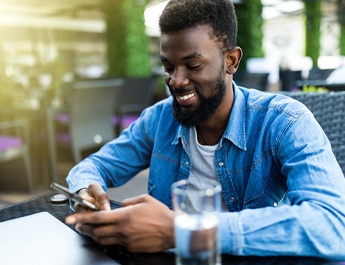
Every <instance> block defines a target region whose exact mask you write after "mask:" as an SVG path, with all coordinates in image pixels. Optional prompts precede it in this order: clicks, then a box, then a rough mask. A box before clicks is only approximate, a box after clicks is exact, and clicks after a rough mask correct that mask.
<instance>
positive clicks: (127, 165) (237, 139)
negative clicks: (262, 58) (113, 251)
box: [66, 0, 345, 259]
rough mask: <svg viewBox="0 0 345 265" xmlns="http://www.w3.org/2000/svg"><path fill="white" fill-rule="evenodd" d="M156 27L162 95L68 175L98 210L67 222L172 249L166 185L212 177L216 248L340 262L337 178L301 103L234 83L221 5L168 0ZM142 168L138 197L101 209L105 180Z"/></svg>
mask: <svg viewBox="0 0 345 265" xmlns="http://www.w3.org/2000/svg"><path fill="white" fill-rule="evenodd" d="M160 29H161V54H160V58H161V61H162V64H163V66H164V78H165V83H166V84H167V86H168V87H169V89H170V92H171V97H169V98H168V99H165V100H163V101H161V102H158V103H157V104H155V105H154V106H152V107H149V108H147V109H146V110H145V111H144V112H143V113H142V115H141V117H140V118H139V119H138V120H137V121H136V122H135V123H133V124H132V125H131V126H130V127H129V128H128V129H126V130H124V131H123V132H122V134H121V135H120V136H119V137H118V138H117V139H114V140H113V141H111V142H109V143H107V144H106V145H105V146H104V147H102V148H101V150H100V151H98V152H96V153H95V154H93V155H91V156H89V157H88V158H86V159H85V160H84V161H82V162H81V163H79V164H78V165H76V166H75V167H74V168H73V169H72V170H71V172H70V173H69V175H68V177H67V182H68V184H69V186H70V188H71V189H72V190H73V191H79V194H80V195H81V196H82V197H84V198H85V199H87V200H90V201H92V202H94V203H96V204H97V205H98V206H99V207H100V208H101V209H103V211H100V212H85V211H83V210H82V209H81V208H80V207H77V208H76V209H77V211H79V213H76V214H74V215H71V216H69V217H68V218H67V219H66V222H67V223H69V224H75V225H76V228H77V229H78V230H79V231H80V232H81V233H84V234H86V235H89V236H91V237H92V238H93V239H94V240H95V241H96V242H99V243H100V244H104V245H107V244H120V245H124V246H126V247H127V248H128V249H129V250H130V251H147V252H154V251H161V250H164V249H168V248H172V247H174V227H173V219H174V213H173V211H172V210H171V206H172V205H171V190H170V189H171V184H172V183H173V182H175V181H177V180H180V179H189V180H190V181H191V182H192V183H193V185H195V186H196V187H199V188H200V187H202V186H203V183H205V182H207V181H208V180H209V179H216V180H218V181H219V182H220V184H221V186H222V191H223V198H222V203H223V204H222V206H223V212H222V213H220V214H219V220H220V224H219V229H220V240H221V247H222V252H223V253H229V254H235V255H260V256H263V255H303V256H317V257H327V258H334V259H344V258H345V251H344V249H345V239H344V238H345V237H344V235H345V207H344V205H345V181H344V175H343V173H342V171H341V169H340V167H339V165H338V163H337V161H336V159H335V157H334V154H333V153H332V149H331V146H330V143H329V140H328V139H327V137H326V135H325V134H324V132H323V131H322V128H321V127H320V126H319V124H318V123H317V122H316V120H315V119H314V117H313V115H312V113H311V112H310V111H309V110H308V109H307V108H306V107H305V106H304V105H302V104H301V103H299V102H297V101H294V100H292V99H291V98H288V97H285V96H283V95H274V94H270V93H264V92H260V91H258V90H255V89H247V88H244V87H239V86H237V85H236V84H235V83H234V82H233V80H232V79H233V74H234V73H235V72H236V70H237V68H238V65H239V63H240V60H241V57H242V50H241V49H240V48H239V47H237V46H236V34H237V20H236V15H235V10H234V6H233V4H232V3H231V1H230V0H170V1H169V2H168V4H167V6H166V8H165V10H164V11H163V13H162V15H161V17H160ZM248 41H250V40H248ZM148 167H149V168H150V171H149V181H148V195H142V196H139V197H135V198H129V199H127V200H125V201H124V202H123V207H122V208H120V209H117V210H110V205H109V200H108V197H107V194H106V189H107V187H112V186H120V185H122V184H124V183H125V182H127V181H128V180H129V179H131V178H132V177H133V176H135V175H136V174H137V173H138V172H140V171H141V170H143V169H145V168H148Z"/></svg>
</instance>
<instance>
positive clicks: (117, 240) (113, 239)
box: [75, 224, 126, 245]
mask: <svg viewBox="0 0 345 265" xmlns="http://www.w3.org/2000/svg"><path fill="white" fill-rule="evenodd" d="M75 228H76V230H77V231H79V232H80V233H82V234H84V235H87V236H89V237H91V238H92V239H93V240H94V241H95V242H97V243H99V244H100V245H112V244H118V245H126V238H125V237H124V236H123V235H122V233H121V228H120V226H116V225H114V224H109V225H102V226H94V225H89V224H77V225H76V227H75Z"/></svg>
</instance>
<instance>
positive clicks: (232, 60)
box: [225, 46, 242, 75]
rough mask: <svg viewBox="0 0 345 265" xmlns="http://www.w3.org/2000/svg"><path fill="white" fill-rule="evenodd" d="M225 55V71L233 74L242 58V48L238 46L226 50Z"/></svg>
mask: <svg viewBox="0 0 345 265" xmlns="http://www.w3.org/2000/svg"><path fill="white" fill-rule="evenodd" d="M225 57H226V72H227V73H228V74H231V75H233V74H234V73H236V71H237V68H238V66H239V64H240V61H241V58H242V49H241V48H240V47H238V46H235V47H233V48H232V49H230V50H228V51H227V52H226V54H225Z"/></svg>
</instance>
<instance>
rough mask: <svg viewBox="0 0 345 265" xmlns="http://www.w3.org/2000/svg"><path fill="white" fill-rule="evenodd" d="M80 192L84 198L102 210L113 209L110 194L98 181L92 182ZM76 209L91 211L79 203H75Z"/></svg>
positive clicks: (77, 210)
mask: <svg viewBox="0 0 345 265" xmlns="http://www.w3.org/2000/svg"><path fill="white" fill-rule="evenodd" d="M78 194H79V196H80V197H82V198H83V199H85V200H87V201H89V202H91V203H93V204H95V205H97V206H98V207H99V208H100V209H101V210H111V208H110V202H109V198H108V195H107V193H106V192H105V191H104V190H103V188H102V186H101V185H100V184H99V183H98V182H94V183H91V184H90V185H89V187H88V188H87V189H81V190H80V191H79V192H78ZM74 209H75V211H76V212H87V211H90V210H87V209H85V208H84V207H82V206H80V205H79V204H78V203H75V204H74Z"/></svg>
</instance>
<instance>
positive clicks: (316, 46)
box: [304, 0, 321, 65]
mask: <svg viewBox="0 0 345 265" xmlns="http://www.w3.org/2000/svg"><path fill="white" fill-rule="evenodd" d="M304 6H305V7H304V9H305V26H306V34H305V37H306V39H305V49H306V51H305V52H306V56H309V57H310V58H311V59H312V60H313V65H317V60H318V58H319V56H320V35H321V32H320V25H321V0H304Z"/></svg>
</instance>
